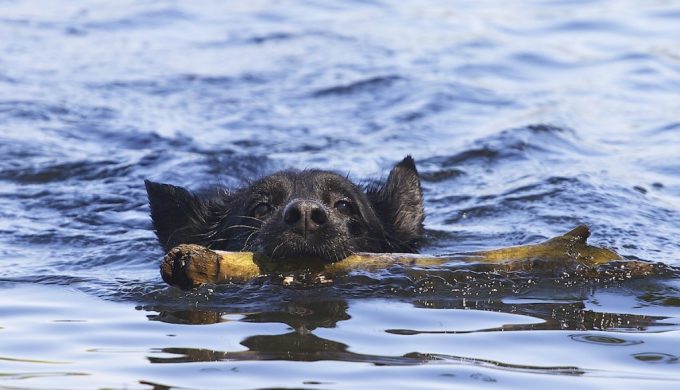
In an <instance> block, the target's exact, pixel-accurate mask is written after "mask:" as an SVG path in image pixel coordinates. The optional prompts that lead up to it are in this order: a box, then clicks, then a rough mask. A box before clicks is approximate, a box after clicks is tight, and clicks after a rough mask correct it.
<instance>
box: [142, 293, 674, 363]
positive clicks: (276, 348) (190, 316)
mask: <svg viewBox="0 0 680 390" xmlns="http://www.w3.org/2000/svg"><path fill="white" fill-rule="evenodd" d="M410 304H411V305H412V306H413V308H414V310H419V309H425V308H426V309H439V310H442V311H447V310H449V311H450V310H455V309H467V310H476V311H482V312H497V313H512V314H516V315H521V316H527V318H529V319H530V320H528V321H524V322H527V323H516V324H505V325H501V326H493V327H486V328H485V327H482V328H477V329H471V330H457V329H437V330H431V329H430V330H428V329H396V328H394V329H392V328H389V326H390V325H391V323H390V321H389V319H374V321H376V322H375V325H374V326H375V327H383V329H382V332H384V333H389V334H393V335H399V336H414V335H419V334H432V335H436V334H440V335H446V334H464V333H477V332H500V331H535V330H573V331H614V332H622V331H623V332H639V331H650V330H656V331H662V330H664V329H677V328H678V325H679V324H674V325H673V324H670V323H664V322H661V321H662V320H664V319H666V318H667V317H664V316H650V315H636V314H625V313H607V312H597V311H593V310H589V309H588V308H587V307H586V305H585V304H584V303H583V302H580V301H574V302H549V301H543V302H531V303H527V304H518V303H505V302H503V301H502V300H469V299H438V300H428V299H420V300H412V301H410ZM351 306H352V301H347V300H343V299H332V300H313V301H307V302H289V303H285V304H279V305H277V306H275V307H271V308H270V310H264V311H259V312H252V313H234V312H230V311H222V310H160V309H154V308H153V307H148V308H147V310H151V311H156V310H158V311H157V314H150V315H148V316H147V317H148V318H149V319H150V320H151V321H162V322H167V323H172V324H188V325H205V324H216V323H220V322H226V321H234V320H237V321H242V322H250V323H282V324H286V325H287V326H288V327H289V328H290V331H289V332H287V333H284V334H275V335H272V334H267V335H251V336H248V337H245V338H244V339H243V340H241V341H240V344H241V345H242V346H243V347H245V348H247V350H245V351H223V350H214V349H206V348H179V347H169V348H158V349H155V350H154V351H153V352H154V355H153V356H148V357H147V358H148V360H149V361H150V362H152V363H187V362H213V361H242V360H287V361H323V360H332V361H343V362H362V363H371V364H374V365H390V366H394V365H418V364H425V363H430V362H454V363H464V364H482V365H492V366H496V367H504V368H506V369H512V370H549V371H551V372H552V373H562V374H580V373H582V370H580V369H578V368H577V367H568V366H565V367H542V366H530V365H512V364H508V363H504V362H500V361H492V360H485V359H478V358H472V357H467V356H455V355H443V354H437V353H428V352H427V351H414V352H411V353H405V354H401V355H397V356H391V355H376V354H365V353H358V352H353V351H352V348H351V347H350V346H348V345H347V344H345V343H343V342H340V341H337V340H333V339H332V337H321V336H320V335H318V334H317V333H318V332H315V330H317V329H319V328H337V327H338V325H339V324H340V323H342V322H343V321H350V322H351V321H352V317H351V315H350V307H351ZM466 312H467V313H472V312H473V311H466ZM416 313H417V312H416ZM376 315H380V313H377V314H376ZM384 327H388V329H384ZM571 338H572V339H573V340H575V341H581V342H588V343H595V344H603V343H604V344H607V345H635V344H639V343H641V341H639V340H636V339H634V338H631V337H628V336H611V335H602V334H599V333H598V334H588V333H585V334H574V335H572V336H571ZM636 358H637V359H639V360H644V359H647V360H648V361H653V360H654V359H655V357H654V356H651V357H646V356H642V355H640V357H636ZM664 360H666V361H667V360H669V359H668V358H664ZM670 360H672V359H670Z"/></svg>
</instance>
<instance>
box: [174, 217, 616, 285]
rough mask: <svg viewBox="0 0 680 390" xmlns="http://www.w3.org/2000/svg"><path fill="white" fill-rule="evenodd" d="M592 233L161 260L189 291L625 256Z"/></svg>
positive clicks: (188, 249)
mask: <svg viewBox="0 0 680 390" xmlns="http://www.w3.org/2000/svg"><path fill="white" fill-rule="evenodd" d="M589 236H590V231H589V230H588V227H587V226H585V225H580V226H578V227H576V228H574V229H573V230H571V231H569V232H568V233H566V234H564V235H562V236H558V237H555V238H552V239H549V240H547V241H544V242H542V243H539V244H532V245H522V246H514V247H508V248H501V249H495V250H489V251H479V252H468V253H459V254H453V255H450V256H441V257H439V256H426V255H418V254H409V253H356V254H353V255H351V256H349V257H347V258H345V259H344V260H341V261H338V262H335V263H314V262H311V264H310V262H304V261H286V262H281V263H277V262H275V261H271V260H269V259H267V258H266V257H264V256H262V255H259V254H256V253H252V252H224V251H213V250H210V249H208V248H206V247H204V246H201V245H195V244H181V245H179V246H177V247H175V248H173V249H171V250H170V251H169V252H168V253H167V255H165V258H164V259H163V263H162V264H161V276H162V277H163V280H165V282H166V283H168V284H170V285H172V286H175V287H178V288H181V289H183V290H189V289H193V288H196V287H198V286H201V285H203V284H206V283H208V284H212V283H229V282H247V281H249V280H251V279H253V278H256V277H258V276H261V275H267V274H271V273H274V272H279V273H286V272H294V271H301V270H302V271H312V272H319V273H321V274H323V275H325V276H336V275H340V274H346V273H349V272H351V271H354V270H377V269H384V268H386V267H389V266H392V265H397V264H398V265H403V266H409V267H428V266H440V265H443V264H446V263H451V262H476V263H489V264H495V265H498V266H499V267H498V268H499V269H502V270H505V271H512V270H529V269H530V268H531V267H532V264H533V263H532V260H542V261H548V262H550V263H554V264H558V265H559V264H565V263H567V262H578V263H579V264H583V265H584V266H587V267H594V266H597V265H600V264H605V263H608V262H610V261H615V260H622V258H621V256H619V255H618V254H617V253H616V252H614V251H612V250H609V249H605V248H599V247H596V246H591V245H588V244H587V242H586V240H587V239H588V237H589Z"/></svg>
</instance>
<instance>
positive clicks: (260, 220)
mask: <svg viewBox="0 0 680 390" xmlns="http://www.w3.org/2000/svg"><path fill="white" fill-rule="evenodd" d="M145 183H146V191H147V193H148V195H149V204H150V206H151V218H152V219H153V226H154V228H155V230H156V235H157V236H158V239H159V240H160V242H161V244H162V245H163V248H164V249H165V250H166V251H167V250H169V249H171V248H172V247H174V246H176V245H178V244H182V243H194V244H201V245H205V246H207V247H209V248H212V249H221V250H230V251H254V252H262V253H264V254H265V255H268V256H269V257H271V258H274V259H285V258H293V257H295V258H300V257H302V258H314V259H319V260H322V261H329V262H330V261H337V260H340V259H343V258H344V257H346V256H348V255H349V254H351V253H353V252H415V251H416V250H417V248H418V246H419V244H420V241H421V239H422V235H423V219H424V217H425V214H424V211H423V196H422V190H421V188H420V178H419V176H418V172H417V170H416V166H415V163H414V161H413V159H412V158H411V157H410V156H407V157H406V158H404V160H402V161H401V162H400V163H399V164H397V165H396V166H395V167H394V168H393V169H392V170H391V171H390V174H389V176H388V178H387V180H386V181H385V182H384V183H381V184H374V185H368V186H366V187H364V188H361V187H359V186H357V185H356V184H354V183H352V182H351V181H349V180H348V179H347V178H345V177H343V176H340V175H338V174H335V173H332V172H328V171H321V170H304V171H282V172H278V173H274V174H272V175H269V176H266V177H264V178H262V179H260V180H258V181H256V182H254V183H252V184H250V185H248V186H245V187H243V188H240V189H237V190H235V191H234V192H229V191H223V192H222V193H220V194H219V195H217V196H215V197H212V198H209V199H201V198H199V197H197V196H196V195H194V194H192V193H191V192H189V191H187V190H186V189H184V188H181V187H175V186H172V185H169V184H159V183H154V182H151V181H148V180H147V181H145Z"/></svg>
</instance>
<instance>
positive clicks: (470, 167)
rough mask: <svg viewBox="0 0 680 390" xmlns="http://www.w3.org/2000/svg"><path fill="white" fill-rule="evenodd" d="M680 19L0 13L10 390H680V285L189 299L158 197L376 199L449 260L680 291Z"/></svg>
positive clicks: (267, 292)
mask: <svg viewBox="0 0 680 390" xmlns="http://www.w3.org/2000/svg"><path fill="white" fill-rule="evenodd" d="M678 37H680V4H679V3H678V2H674V1H662V0H657V1H643V0H640V1H627V0H619V1H613V0H612V1H588V2H586V1H578V0H574V1H566V0H565V1H558V0H555V1H512V2H501V1H495V2H492V1H475V2H460V1H451V2H445V1H434V0H432V1H395V2H382V1H348V2H342V3H337V2H324V1H299V2H290V3H286V2H278V1H274V0H250V1H242V2H236V1H232V2H221V1H215V0H213V1H211V0H206V1H194V2H192V1H132V0H121V1H115V2H103V1H94V0H92V1H86V0H72V1H49V2H46V1H37V0H36V1H28V0H26V1H21V0H0V153H1V155H2V158H1V159H0V265H1V266H2V271H0V388H3V389H92V388H116V389H159V390H160V389H169V388H182V389H212V388H214V389H216V388H237V389H255V388H306V389H349V388H352V389H358V388H362V389H365V388H385V389H402V388H403V389H423V388H447V389H449V388H466V389H469V388H473V389H475V388H479V389H481V388H518V389H526V388H579V389H590V388H592V389H595V388H616V389H643V388H644V389H677V388H680V277H679V276H678V272H677V271H675V272H673V271H668V272H660V273H659V274H658V275H655V276H652V277H648V278H642V279H640V278H633V279H630V278H627V277H626V275H621V274H617V273H616V272H615V270H610V272H602V273H601V274H599V275H596V276H595V277H590V278H581V277H579V275H578V274H571V273H562V274H556V275H531V274H529V275H514V276H512V275H500V274H495V273H480V272H475V271H473V270H465V269H463V270H455V271H454V270H451V269H447V268H440V269H415V270H413V269H412V270H407V269H401V268H398V267H393V268H390V269H386V270H384V271H380V272H357V273H355V274H352V275H349V276H347V277H345V278H340V279H338V280H336V281H335V284H333V285H332V286H326V287H314V288H286V287H282V286H281V285H279V284H277V283H274V282H272V281H268V280H257V281H254V282H252V283H248V284H245V285H223V286H213V287H204V288H201V289H199V290H198V291H195V292H181V291H178V290H176V289H173V288H169V287H167V286H166V285H165V284H164V283H163V282H162V281H161V279H160V276H159V264H160V259H161V258H162V255H163V253H162V251H161V249H160V247H159V246H158V243H157V241H156V240H155V237H154V234H153V232H152V231H151V224H150V220H149V217H148V211H149V210H148V207H147V204H146V193H145V191H144V185H143V180H144V179H145V178H149V179H152V180H154V181H161V182H169V183H173V184H177V185H182V186H186V187H188V188H191V189H193V190H196V191H199V192H200V191H204V190H207V189H210V188H211V187H213V186H216V185H221V186H237V185H240V184H242V183H244V182H246V181H247V180H249V179H252V178H254V177H257V176H259V175H262V174H266V173H270V172H273V171H275V170H277V169H281V168H292V167H297V168H305V167H318V168H324V169H331V170H337V171H339V172H342V173H349V175H350V177H352V178H354V179H357V180H363V179H370V178H379V177H381V176H384V175H385V174H386V173H387V171H388V170H389V169H390V167H391V166H392V165H393V164H394V163H396V162H397V161H399V160H401V159H402V158H403V157H404V156H405V155H407V154H412V155H413V156H414V158H415V159H416V161H417V164H418V168H419V170H420V172H421V175H422V178H423V188H424V192H425V198H426V211H427V219H426V228H427V244H426V246H425V247H424V248H423V252H426V253H429V254H443V253H451V252H461V251H469V250H479V249H490V248H495V247H502V246H508V245H517V244H524V243H532V242H538V241H541V240H543V239H546V238H548V237H551V236H555V235H558V234H562V233H564V232H566V231H568V230H570V229H571V228H573V227H574V226H576V225H578V224H580V223H585V224H587V225H589V226H590V227H591V229H592V231H593V236H592V237H591V238H590V242H592V243H594V244H597V245H601V246H606V247H610V248H613V249H615V250H616V251H618V252H619V253H621V254H622V255H624V256H626V257H628V258H638V259H643V260H649V261H654V262H659V263H660V264H662V265H666V266H670V267H680V241H678V237H680V157H679V156H680V119H679V118H680V117H679V116H678V115H679V114H678V113H679V112H680V40H679V38H678Z"/></svg>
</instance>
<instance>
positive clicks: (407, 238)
mask: <svg viewBox="0 0 680 390" xmlns="http://www.w3.org/2000/svg"><path fill="white" fill-rule="evenodd" d="M366 195H367V196H368V198H369V200H370V201H371V203H372V204H373V207H374V209H375V210H376V213H377V214H378V217H379V218H380V220H381V221H383V224H384V225H385V229H386V233H387V235H388V236H387V239H388V241H389V243H390V248H386V249H387V250H392V251H399V252H415V251H416V250H417V248H418V246H419V244H420V242H421V240H422V238H423V220H424V219H425V211H424V209H423V191H422V189H421V188H420V176H418V171H417V170H416V164H415V161H413V158H412V157H411V156H406V158H404V159H403V160H402V161H401V162H400V163H399V164H397V165H395V166H394V168H392V170H391V171H390V174H389V176H388V177H387V181H385V183H384V184H383V185H382V186H379V187H377V188H369V189H368V190H367V192H366Z"/></svg>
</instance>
